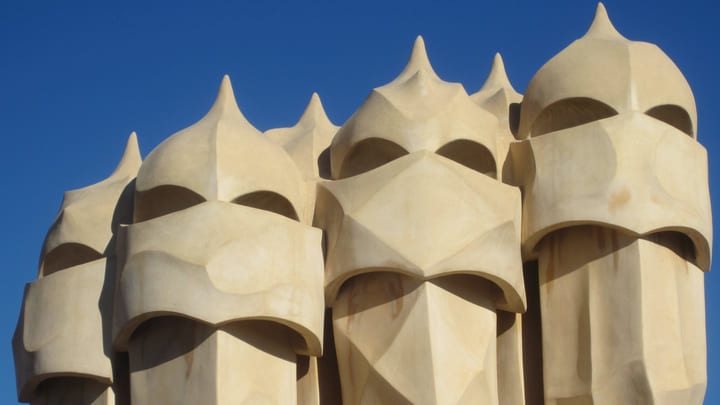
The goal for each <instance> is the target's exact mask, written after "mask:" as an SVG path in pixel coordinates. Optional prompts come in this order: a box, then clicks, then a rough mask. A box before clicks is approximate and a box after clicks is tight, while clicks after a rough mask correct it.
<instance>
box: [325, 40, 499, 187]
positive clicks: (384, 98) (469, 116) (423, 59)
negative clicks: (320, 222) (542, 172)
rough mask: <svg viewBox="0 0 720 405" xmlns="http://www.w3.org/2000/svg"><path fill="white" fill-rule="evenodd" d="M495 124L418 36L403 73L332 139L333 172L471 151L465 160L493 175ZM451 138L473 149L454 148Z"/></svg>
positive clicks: (372, 95) (346, 172)
mask: <svg viewBox="0 0 720 405" xmlns="http://www.w3.org/2000/svg"><path fill="white" fill-rule="evenodd" d="M430 95H432V96H430ZM497 126H498V123H497V118H495V117H494V116H493V115H492V114H491V113H489V112H488V111H486V110H484V109H482V108H480V107H479V106H478V105H477V104H475V103H473V101H472V100H471V99H470V97H469V96H468V95H467V92H465V89H464V88H463V86H462V85H461V84H460V83H448V82H445V81H443V80H442V79H440V78H439V77H438V76H437V74H436V73H435V71H434V70H433V68H432V66H431V65H430V61H429V60H428V56H427V53H426V51H425V43H424V41H423V39H422V37H418V38H417V40H416V41H415V45H414V46H413V50H412V54H411V56H410V60H409V61H408V64H407V66H406V67H405V69H404V70H403V71H402V73H400V75H399V76H398V77H397V78H396V79H395V80H393V81H392V82H391V83H389V84H387V85H385V86H382V87H379V88H376V89H375V90H373V91H372V93H370V96H368V98H367V99H366V100H365V102H364V103H363V104H362V106H360V108H359V109H358V110H357V111H356V112H355V114H353V116H352V117H350V119H349V120H348V121H347V122H346V123H345V125H343V126H342V128H341V129H340V131H338V133H337V135H336V136H335V138H334V139H333V142H332V146H331V154H330V157H331V167H332V175H333V178H335V179H338V178H345V177H349V176H353V175H356V174H359V173H362V172H365V171H367V170H370V169H372V168H374V167H377V166H379V165H381V164H383V163H386V162H388V161H389V160H392V159H393V158H396V157H398V156H399V155H403V154H407V153H413V152H417V151H430V152H436V151H437V152H438V153H440V154H443V153H457V154H461V152H463V151H466V152H467V151H471V152H469V153H468V154H467V156H464V157H465V159H464V160H466V161H467V162H466V163H467V164H475V165H478V166H479V168H480V170H481V171H484V172H487V173H489V174H491V175H492V176H495V173H496V172H497V155H496V154H497V151H496V149H497V146H496V144H497V141H498V140H497ZM453 141H455V142H458V141H459V142H461V143H460V144H458V143H455V144H454V145H465V144H467V145H470V147H464V148H463V147H457V148H454V147H453V144H451V142H453ZM462 142H465V143H462ZM443 147H444V149H443ZM456 149H462V150H461V151H456ZM474 149H478V150H481V152H479V153H481V155H476V154H474V153H473V152H474ZM366 151H367V152H369V153H365V152H366Z"/></svg>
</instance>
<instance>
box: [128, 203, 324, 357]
mask: <svg viewBox="0 0 720 405" xmlns="http://www.w3.org/2000/svg"><path fill="white" fill-rule="evenodd" d="M125 231H126V232H124V235H123V238H122V239H123V241H122V243H123V244H124V246H123V250H124V252H125V255H126V259H125V261H124V262H123V263H122V271H121V273H120V277H119V278H118V286H117V291H118V296H117V299H116V303H115V309H116V312H115V335H114V336H115V338H114V339H115V345H116V347H117V348H118V349H121V350H124V349H125V348H126V347H127V340H128V339H129V337H130V336H131V335H132V333H133V331H134V330H135V329H136V328H137V327H138V326H140V324H141V323H142V322H145V321H147V320H148V319H151V318H154V317H158V316H164V315H170V314H173V315H177V316H184V317H188V318H191V319H196V320H198V321H199V322H204V323H207V324H211V325H217V326H219V325H222V324H225V323H228V322H235V321H240V320H251V319H267V320H273V321H275V322H278V323H280V324H283V325H285V326H287V327H288V328H289V329H291V330H293V331H295V332H297V333H298V334H299V335H300V336H302V341H301V342H298V347H297V349H298V350H299V351H301V352H302V353H311V354H314V355H319V354H320V353H321V350H322V349H321V339H322V327H323V314H324V303H323V300H322V281H323V276H322V252H321V249H320V240H321V235H320V231H319V230H317V229H313V228H310V227H308V226H305V225H302V224H300V223H298V222H296V221H292V220H290V219H288V218H285V217H283V216H280V215H277V214H275V213H271V212H267V211H262V210H258V209H255V208H250V207H244V206H241V205H237V204H231V203H226V202H221V201H211V202H205V203H201V204H199V205H196V206H193V207H191V208H187V209H185V210H182V211H177V212H174V213H172V214H168V215H164V216H162V217H158V218H155V219H152V220H148V221H145V222H141V223H138V224H133V225H130V226H128V227H127V229H125ZM198 240H202V241H203V243H202V244H198V243H197V241H198ZM167 286H172V288H167Z"/></svg>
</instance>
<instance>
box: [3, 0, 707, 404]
mask: <svg viewBox="0 0 720 405" xmlns="http://www.w3.org/2000/svg"><path fill="white" fill-rule="evenodd" d="M59 3H60V2H49V1H26V2H21V1H14V2H13V1H3V2H2V3H0V137H2V138H1V139H2V141H3V144H4V145H5V146H4V147H5V151H6V153H5V155H4V156H3V157H2V159H0V173H2V174H1V176H2V184H3V190H4V191H3V198H2V199H1V200H0V204H1V207H2V213H3V216H2V226H1V227H0V241H1V242H2V243H0V253H1V254H0V258H1V260H2V261H1V263H2V266H1V267H2V281H1V282H0V303H2V308H3V309H2V310H0V403H8V404H10V403H15V401H16V399H15V398H16V397H15V386H14V385H15V381H14V371H13V363H12V355H11V350H10V340H11V336H12V333H13V330H14V328H15V323H16V321H17V315H18V311H19V308H20V301H21V295H22V291H23V286H24V284H25V283H26V282H28V281H31V280H33V279H34V278H35V276H36V273H37V260H38V253H39V251H40V246H41V244H42V241H43V238H44V236H45V233H46V232H47V229H48V227H49V225H50V223H51V222H52V220H53V218H54V216H55V214H56V212H57V209H58V207H59V204H60V201H61V198H62V194H63V191H65V190H69V189H74V188H78V187H82V186H85V185H88V184H91V183H94V182H97V181H99V180H101V179H103V178H104V177H105V176H107V175H108V174H109V173H110V172H111V171H112V169H113V168H114V167H115V164H116V163H117V160H118V159H119V157H120V155H121V153H122V148H123V145H124V143H125V140H126V137H127V135H128V134H129V133H130V132H131V131H133V130H135V131H137V132H138V135H139V139H140V147H141V150H142V152H143V155H147V153H148V152H149V151H150V150H152V148H154V147H155V146H156V145H157V144H158V143H159V142H160V141H162V140H163V139H165V138H166V137H168V136H169V135H171V134H172V133H174V132H176V131H177V130H179V129H182V128H184V127H186V126H188V125H189V124H191V123H193V122H195V121H196V120H197V119H199V118H200V117H202V116H203V115H204V114H205V112H206V111H207V109H208V108H209V107H210V105H211V103H212V101H213V99H214V97H215V92H216V90H217V87H218V84H219V83H220V79H221V78H222V75H223V74H225V73H227V74H229V75H230V77H231V78H232V80H233V85H234V88H235V93H236V96H237V100H238V103H239V105H240V108H241V109H242V110H243V112H244V113H245V115H246V116H247V117H248V119H249V120H250V121H251V122H252V123H253V124H254V125H255V126H256V127H258V128H259V129H261V130H267V129H269V128H274V127H283V126H289V125H292V124H294V122H295V121H296V120H297V118H298V117H299V116H300V114H301V112H302V110H303V108H304V106H305V104H306V102H307V101H308V99H309V98H310V95H311V94H312V92H314V91H317V92H318V93H319V94H320V97H321V98H322V100H323V102H324V103H325V107H326V109H327V112H328V115H329V116H330V118H331V119H332V120H333V121H334V122H335V123H336V124H342V123H343V122H344V121H345V120H346V119H347V118H348V117H349V116H350V115H351V114H352V112H353V111H354V110H355V109H356V108H357V107H358V106H359V105H360V103H361V102H362V101H363V99H364V98H365V97H366V96H367V95H368V93H369V92H370V90H371V89H372V88H373V87H377V86H380V85H382V84H385V83H387V82H389V81H390V80H391V79H393V78H394V77H395V75H396V74H398V73H399V72H400V70H401V69H402V67H403V66H404V64H405V62H406V60H407V57H408V55H409V52H410V48H411V46H412V43H413V40H414V38H415V36H416V35H418V34H422V35H423V36H424V38H425V42H426V44H427V49H428V53H429V55H430V59H431V61H432V63H433V66H434V67H435V70H436V71H437V72H438V74H439V75H440V76H441V77H442V78H443V79H445V80H447V81H455V82H460V83H462V84H463V85H464V86H465V88H466V89H467V90H468V92H471V93H472V92H475V91H476V90H477V89H478V88H479V87H480V85H481V84H482V83H483V81H484V80H485V77H486V74H487V72H488V69H489V67H490V63H491V61H492V57H493V54H494V53H495V52H496V51H500V52H501V53H502V54H503V56H504V58H505V63H506V67H507V70H508V73H509V75H510V79H511V81H512V82H513V84H514V85H515V87H516V89H517V90H518V91H520V92H523V91H524V89H525V87H526V86H527V84H528V81H529V80H530V78H531V77H532V75H533V74H534V72H535V71H536V70H537V69H538V68H540V66H542V64H543V63H545V62H546V61H547V60H548V59H549V58H550V57H552V56H553V55H554V54H556V53H557V52H558V51H560V50H561V49H562V48H564V47H565V46H567V45H568V44H569V43H570V42H571V41H573V40H574V39H576V38H578V37H579V36H581V35H582V34H583V33H584V32H585V30H586V29H587V27H588V25H589V23H590V21H591V19H592V16H593V13H594V10H595V2H594V1H577V0H568V1H546V2H540V1H532V2H530V1H528V2H522V1H502V2H500V1H497V2H481V1H477V0H475V1H468V2H442V3H441V2H431V1H422V0H418V1H413V2H407V3H401V2H397V3H392V4H382V3H381V2H376V1H354V2H337V1H324V2H314V3H310V2H303V3H304V5H302V6H301V5H298V4H296V3H288V4H282V3H273V4H263V3H264V2H261V1H256V2H245V3H251V4H249V5H238V3H241V2H230V1H226V2H213V1H205V2H202V3H200V2H198V3H197V5H195V4H192V3H190V2H186V1H173V2H167V3H164V4H163V3H160V2H152V4H150V3H151V2H131V1H123V2H112V3H111V2H97V1H87V2H72V5H70V4H65V3H70V2H62V3H63V4H62V5H61V4H59ZM605 5H606V6H607V9H608V12H609V14H610V17H611V18H612V20H613V22H614V23H615V25H616V27H617V28H618V29H619V30H620V32H621V33H623V34H624V35H625V36H626V37H628V38H630V39H636V40H644V41H648V42H653V43H656V44H658V45H659V46H660V47H661V48H662V49H663V50H665V52H666V53H667V54H668V55H670V57H671V58H672V59H673V60H674V61H675V62H676V63H677V65H678V66H679V67H680V69H681V70H682V71H683V72H684V74H685V76H686V77H687V79H688V81H689V82H690V85H691V86H692V88H693V90H694V93H695V98H696V101H697V105H698V111H699V139H700V142H701V143H703V144H704V145H705V146H706V148H707V149H708V152H709V157H710V182H711V184H710V186H711V192H712V197H713V201H714V203H715V208H716V209H719V208H720V198H719V195H718V192H720V187H718V173H720V172H719V171H718V169H719V168H720V138H719V137H720V133H718V132H720V97H718V94H717V92H718V91H719V90H720V56H719V55H720V49H718V40H720V29H719V28H718V22H717V19H716V16H717V13H716V11H715V9H714V4H713V3H712V2H709V1H696V0H688V1H684V2H679V1H655V2H649V1H648V2H639V1H638V2H627V1H615V0H610V1H607V2H605ZM715 216H716V217H719V216H718V214H717V211H716V213H715ZM714 250H715V252H718V249H717V246H715V249H714ZM705 280H706V291H707V292H708V293H707V295H706V297H707V298H706V299H707V321H708V322H707V327H708V380H709V384H708V385H709V387H708V394H707V398H706V404H720V387H719V386H713V384H712V382H713V381H719V378H720V348H718V344H719V343H720V326H718V323H719V322H720V294H717V293H715V292H716V291H717V290H719V289H720V269H715V270H713V271H711V272H710V273H709V274H707V276H706V278H705Z"/></svg>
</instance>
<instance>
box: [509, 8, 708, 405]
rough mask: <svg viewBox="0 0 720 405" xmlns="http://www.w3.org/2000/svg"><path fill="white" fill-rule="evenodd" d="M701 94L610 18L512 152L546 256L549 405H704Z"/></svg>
mask: <svg viewBox="0 0 720 405" xmlns="http://www.w3.org/2000/svg"><path fill="white" fill-rule="evenodd" d="M695 114H696V113H695V104H694V100H693V96H692V92H691V91H690V88H689V86H688V85H687V82H686V81H685V79H684V78H683V76H682V74H681V73H680V72H679V70H678V69H677V67H675V65H674V64H673V63H672V61H671V60H670V59H669V58H668V57H667V56H666V55H665V54H664V53H663V52H662V51H660V50H659V48H657V47H656V46H654V45H650V44H646V43H640V42H632V41H628V40H627V39H625V38H624V37H622V36H621V35H620V34H619V33H618V32H617V30H615V28H614V27H613V26H612V24H611V23H610V20H609V19H608V16H607V13H606V12H605V9H604V7H603V6H602V4H601V5H599V6H598V10H597V13H596V16H595V20H594V21H593V23H592V26H591V27H590V29H589V31H588V33H587V34H586V35H585V36H584V37H582V38H581V39H579V40H577V41H575V42H574V43H573V44H571V45H570V46H569V47H568V48H566V49H565V50H563V51H562V52H560V54H558V55H557V56H555V57H554V58H553V59H551V60H550V61H549V62H548V63H547V64H546V65H545V66H543V68H541V69H540V71H539V72H538V73H537V74H536V75H535V77H533V79H532V80H531V83H530V85H529V86H528V89H527V91H526V93H525V96H524V98H523V101H522V108H521V118H520V129H519V135H520V136H521V137H528V136H530V137H531V138H530V139H529V140H526V141H523V142H520V143H517V144H514V145H513V146H512V152H511V155H512V166H513V171H514V175H513V176H512V177H513V179H514V181H517V182H518V183H519V184H520V185H521V187H522V188H523V191H524V192H523V195H524V201H523V251H524V254H525V257H526V259H532V258H535V257H537V260H538V265H539V272H540V275H539V276H540V277H539V289H540V307H541V319H542V352H543V358H542V361H543V380H544V396H545V403H546V404H557V405H564V404H596V405H605V404H608V405H609V404H630V403H633V404H634V403H637V404H640V403H642V404H698V405H699V404H701V403H702V401H703V397H704V393H705V386H706V383H707V376H706V370H705V368H706V365H705V363H706V350H705V337H704V336H705V323H704V300H703V294H704V289H703V270H705V271H707V270H709V268H710V256H711V252H710V249H711V246H712V219H711V209H710V197H709V190H708V178H707V171H708V167H707V152H706V151H705V149H704V148H703V147H702V146H701V145H699V144H698V143H697V141H696V139H695V138H696V132H695V130H696V123H695V122H696V118H695Z"/></svg>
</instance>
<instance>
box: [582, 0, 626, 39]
mask: <svg viewBox="0 0 720 405" xmlns="http://www.w3.org/2000/svg"><path fill="white" fill-rule="evenodd" d="M583 38H592V39H610V40H627V38H625V37H624V36H622V34H620V32H618V30H617V29H616V28H615V26H614V25H613V23H612V21H610V17H609V16H608V13H607V10H606V9H605V6H604V5H603V4H602V3H598V5H597V9H596V10H595V18H593V22H592V24H590V28H588V30H587V32H586V33H585V35H584V36H583Z"/></svg>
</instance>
